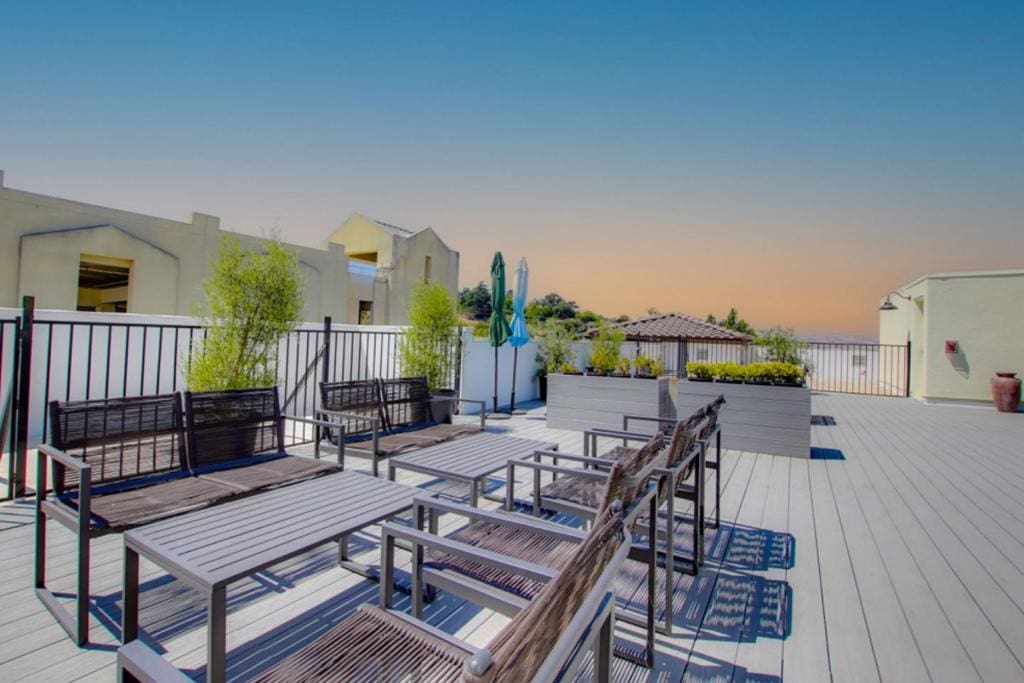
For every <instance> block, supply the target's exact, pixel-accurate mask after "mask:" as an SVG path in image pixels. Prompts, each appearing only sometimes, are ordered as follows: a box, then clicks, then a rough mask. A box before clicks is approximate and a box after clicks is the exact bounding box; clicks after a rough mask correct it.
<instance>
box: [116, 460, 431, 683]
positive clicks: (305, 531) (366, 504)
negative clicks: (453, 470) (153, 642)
mask: <svg viewBox="0 0 1024 683" xmlns="http://www.w3.org/2000/svg"><path fill="white" fill-rule="evenodd" d="M418 495H423V492H422V491H421V490H420V489H416V488H413V487H411V486H403V485H401V484H396V483H394V482H390V481H385V480H383V479H377V478H376V477H371V476H368V475H366V474H361V473H359V472H352V471H349V472H338V473H336V474H328V475H326V476H323V477H319V478H317V479H312V480H310V481H305V482H301V483H298V484H292V485H291V486H284V487H281V488H279V489H276V490H273V491H266V492H263V493H259V494H256V495H253V496H249V497H246V498H243V499H241V500H237V501H234V502H230V503H225V504H224V505H218V506H215V507H211V508H207V509H205V510H198V511H196V512H192V513H189V514H187V515H182V516H180V517H175V518H173V519H168V520H165V521H162V522H157V523H155V524H149V525H146V526H144V527H140V528H138V529H132V530H130V531H127V532H125V534H124V615H123V621H122V629H121V630H122V640H123V642H124V645H122V646H121V648H120V649H119V650H118V653H117V661H118V668H119V669H121V670H123V671H125V672H126V673H128V674H130V675H132V676H137V677H139V679H140V680H147V679H148V680H165V679H164V678H161V676H160V675H158V674H157V672H158V671H159V672H163V673H166V674H169V676H168V678H166V680H170V679H171V678H173V677H174V676H171V675H170V674H176V673H177V670H176V669H174V668H173V667H172V666H171V665H170V663H168V662H167V661H166V660H164V659H163V658H162V657H160V656H159V655H158V654H157V653H156V652H154V651H153V650H151V649H150V648H149V647H147V646H146V645H144V644H143V643H142V641H140V640H138V631H139V556H140V555H141V556H143V557H145V558H146V559H148V560H150V561H151V562H153V563H154V564H156V565H158V566H159V567H161V568H163V569H164V570H165V571H167V573H168V574H170V575H171V576H174V577H175V578H177V579H180V580H181V581H184V582H185V583H186V584H188V585H189V586H191V587H192V588H194V589H195V590H197V591H199V592H200V593H202V594H204V595H205V596H206V601H207V610H208V611H207V617H206V619H207V621H206V629H207V652H206V660H207V668H206V680H207V681H211V683H219V682H220V681H223V680H224V675H225V668H226V667H225V658H226V651H225V650H226V635H227V586H228V584H230V583H231V582H233V581H237V580H239V579H242V578H245V577H247V576H252V575H253V574H255V573H256V572H258V571H260V570H262V569H265V568H266V567H269V566H271V565H274V564H277V563H278V562H283V561H284V560H287V559H289V558H291V557H294V556H296V555H300V554H302V553H304V552H307V551H309V550H312V549H313V548H316V547H317V546H320V545H323V544H325V543H330V542H332V541H343V540H344V539H345V538H346V537H347V536H348V535H349V534H351V533H353V532H355V531H358V530H360V529H362V528H364V527H367V526H370V525H371V524H376V523H378V522H380V521H382V520H385V519H387V518H389V517H394V516H395V515H398V514H400V513H402V512H404V511H406V510H409V509H410V508H412V504H413V498H415V497H416V496H418ZM342 547H343V548H344V544H342ZM342 559H343V562H342V564H343V565H344V566H346V567H347V568H349V569H352V570H353V571H357V572H359V573H360V574H363V575H364V576H370V577H371V578H376V576H375V574H373V573H367V572H366V571H365V569H364V568H363V567H361V566H359V565H355V564H354V563H350V562H347V561H344V560H345V558H344V556H343V558H342Z"/></svg>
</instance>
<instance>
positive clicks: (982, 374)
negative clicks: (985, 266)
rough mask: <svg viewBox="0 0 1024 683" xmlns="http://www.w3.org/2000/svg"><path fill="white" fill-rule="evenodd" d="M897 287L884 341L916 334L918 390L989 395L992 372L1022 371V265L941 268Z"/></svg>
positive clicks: (914, 379)
mask: <svg viewBox="0 0 1024 683" xmlns="http://www.w3.org/2000/svg"><path fill="white" fill-rule="evenodd" d="M895 294H896V295H894V296H890V297H889V301H890V302H891V304H892V305H893V306H895V309H894V310H881V311H879V314H878V315H879V321H878V327H879V342H881V343H882V344H906V343H907V342H908V341H909V342H910V349H911V356H910V368H911V369H910V393H911V395H912V396H913V397H915V398H919V399H924V400H934V401H970V402H974V401H978V402H991V400H992V394H991V391H990V389H989V380H990V378H991V377H992V374H993V373H994V372H997V371H999V372H1002V371H1009V372H1018V373H1024V270H991V271H977V272H963V273H935V274H931V275H925V276H923V277H920V278H918V279H916V280H914V281H913V282H911V283H909V284H907V285H905V286H903V287H900V288H899V289H898V290H896V292H895ZM947 342H949V343H948V344H947Z"/></svg>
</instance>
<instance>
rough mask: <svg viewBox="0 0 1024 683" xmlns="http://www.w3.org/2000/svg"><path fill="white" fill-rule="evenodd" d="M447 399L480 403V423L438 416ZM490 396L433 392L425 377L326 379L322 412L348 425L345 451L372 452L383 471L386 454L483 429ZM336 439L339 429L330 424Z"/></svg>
mask: <svg viewBox="0 0 1024 683" xmlns="http://www.w3.org/2000/svg"><path fill="white" fill-rule="evenodd" d="M443 403H449V404H450V403H472V404H477V405H479V406H480V424H479V426H478V425H475V424H446V423H444V422H439V421H438V420H436V419H435V417H434V415H435V411H434V407H435V406H437V405H439V404H443ZM486 405H487V403H486V401H479V400H474V399H465V398H459V397H457V396H439V395H436V394H431V393H430V389H429V387H428V386H427V380H426V378H425V377H404V378H401V379H365V380H353V381H347V382H321V383H320V406H319V408H317V414H318V416H320V417H321V418H323V419H324V420H329V421H331V422H335V423H338V424H342V425H343V426H344V427H345V430H344V433H345V453H350V454H352V455H355V456H358V457H363V458H369V459H370V461H371V463H372V468H373V474H374V476H378V474H379V471H380V467H379V463H380V461H381V460H383V459H385V458H387V457H389V456H392V455H397V454H399V453H405V452H408V451H410V450H414V449H417V448H424V447H426V446H433V445H435V444H438V443H441V442H443V441H448V440H450V439H454V438H457V437H460V436H465V435H468V434H477V433H479V432H482V431H483V430H484V423H485V422H484V421H485V419H486V410H485V409H486ZM326 437H327V438H328V440H330V442H331V443H336V442H337V437H336V434H335V433H334V432H333V431H332V430H329V429H328V430H327V432H326Z"/></svg>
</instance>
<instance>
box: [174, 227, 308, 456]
mask: <svg viewBox="0 0 1024 683" xmlns="http://www.w3.org/2000/svg"><path fill="white" fill-rule="evenodd" d="M302 286H303V280H302V273H301V272H300V271H299V260H298V257H297V256H295V255H294V254H292V253H289V252H288V251H287V250H286V249H285V248H284V247H283V246H281V244H280V242H278V241H277V240H276V239H271V240H269V241H268V242H267V243H266V250H265V251H264V252H263V253H260V252H256V251H248V250H243V249H242V248H241V246H240V244H239V242H238V238H236V237H234V236H232V235H226V236H224V237H223V238H222V239H221V242H220V251H219V254H218V256H217V259H216V260H215V261H214V262H213V263H212V264H210V274H209V276H208V277H207V278H206V280H205V281H204V282H203V293H204V295H205V303H204V308H203V309H202V311H201V314H202V317H203V319H204V322H205V325H206V326H207V327H208V331H207V334H206V338H205V339H204V340H203V341H202V343H201V344H199V346H198V347H197V348H196V349H194V350H193V353H192V355H191V357H190V358H188V359H187V360H186V363H185V383H186V386H188V388H189V389H190V390H192V391H223V390H227V389H252V388H256V387H269V386H274V385H275V384H277V375H276V373H275V370H274V369H275V361H276V358H277V349H278V344H279V343H280V341H281V338H282V337H283V336H284V335H286V334H288V333H289V332H291V331H292V330H294V329H295V328H296V327H297V326H298V325H299V323H300V322H301V321H302V305H303V300H302ZM240 438H241V437H240ZM249 438H250V440H251V439H254V438H255V434H250V435H249ZM237 446H238V452H249V451H251V450H252V447H253V444H252V443H248V444H245V443H240V444H238V445H237Z"/></svg>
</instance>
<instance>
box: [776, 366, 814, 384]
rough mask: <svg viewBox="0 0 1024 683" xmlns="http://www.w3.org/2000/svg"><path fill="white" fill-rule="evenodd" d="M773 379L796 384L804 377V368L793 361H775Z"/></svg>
mask: <svg viewBox="0 0 1024 683" xmlns="http://www.w3.org/2000/svg"><path fill="white" fill-rule="evenodd" d="M774 372H775V381H776V382H787V383H789V384H798V383H799V382H801V381H802V380H803V379H804V375H805V374H806V373H805V372H804V369H803V368H802V367H800V366H799V365H796V364H795V363H775V364H774Z"/></svg>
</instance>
